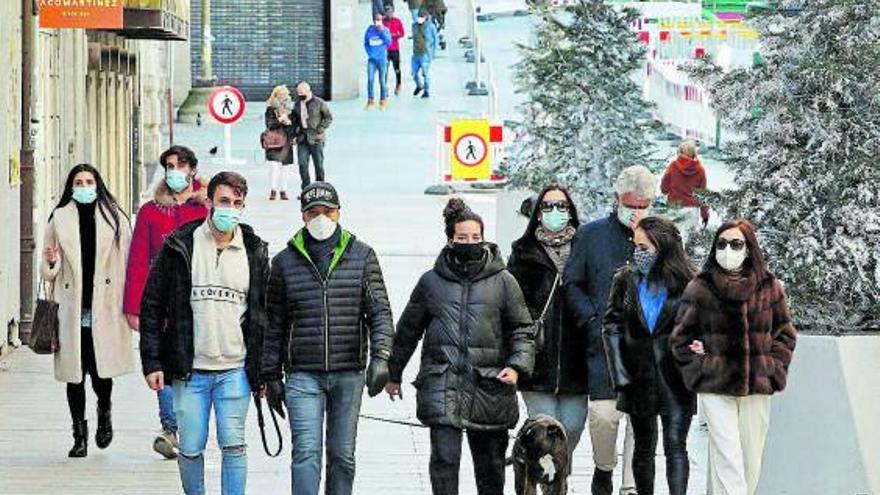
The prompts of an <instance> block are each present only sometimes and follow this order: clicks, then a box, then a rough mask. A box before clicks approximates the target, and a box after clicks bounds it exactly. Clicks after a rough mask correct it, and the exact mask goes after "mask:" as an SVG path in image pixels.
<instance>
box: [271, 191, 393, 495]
mask: <svg viewBox="0 0 880 495" xmlns="http://www.w3.org/2000/svg"><path fill="white" fill-rule="evenodd" d="M300 200H301V202H302V211H303V220H304V221H305V223H306V227H305V228H304V229H301V230H300V231H299V232H297V234H296V235H295V236H294V237H293V239H291V240H290V242H289V243H288V245H287V248H285V249H284V250H283V251H281V252H280V253H278V255H276V256H275V258H274V259H273V260H272V270H271V274H270V276H269V289H268V297H267V306H268V312H269V329H268V330H267V332H266V336H265V339H264V342H263V344H264V345H263V378H264V379H265V380H266V382H267V395H268V398H269V402H270V404H273V407H276V408H278V407H280V403H281V402H282V401H283V400H284V398H285V396H286V402H287V405H288V407H289V409H290V430H291V437H292V442H293V462H292V464H291V473H292V479H293V481H292V485H293V486H292V492H293V493H294V494H297V495H298V494H316V493H318V487H319V485H320V482H321V474H320V473H321V457H322V455H321V445H322V443H323V442H322V436H323V430H324V429H323V424H324V420H325V418H324V417H325V414H326V416H327V417H326V422H327V483H326V485H327V493H328V494H330V495H348V494H350V493H351V489H352V483H353V482H354V472H355V457H354V454H355V441H356V436H357V421H358V414H359V413H360V406H361V396H362V394H363V389H364V383H365V379H364V368H365V367H366V366H367V354H368V353H369V356H370V361H369V370H368V372H367V377H366V384H367V385H368V388H369V393H370V396H374V395H376V394H378V393H379V392H380V391H381V390H382V388H383V387H384V386H385V382H386V381H387V380H388V358H389V357H390V355H391V344H392V340H393V338H394V326H393V320H392V316H391V306H390V304H389V302H388V294H387V292H386V290H385V282H384V280H383V278H382V270H381V268H380V267H379V260H378V258H377V257H376V253H375V252H374V251H373V249H372V248H370V247H369V246H367V245H366V244H364V243H362V242H360V241H358V240H356V239H355V237H354V236H353V235H351V234H350V233H349V232H348V231H345V230H343V229H342V228H341V227H340V226H339V224H338V221H339V197H338V195H337V193H336V190H335V189H334V188H333V186H332V185H330V184H328V183H326V182H315V183H312V184H310V185H309V186H307V187H306V188H305V189H303V191H302V195H301V196H300ZM285 371H286V372H287V383H286V387H285V385H284V384H283V383H282V381H281V380H282V378H283V376H284V372H285ZM285 388H286V389H285Z"/></svg>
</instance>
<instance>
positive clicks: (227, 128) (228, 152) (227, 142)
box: [223, 124, 232, 164]
mask: <svg viewBox="0 0 880 495" xmlns="http://www.w3.org/2000/svg"><path fill="white" fill-rule="evenodd" d="M223 139H224V142H223V152H224V154H225V158H226V163H227V164H229V163H232V124H223Z"/></svg>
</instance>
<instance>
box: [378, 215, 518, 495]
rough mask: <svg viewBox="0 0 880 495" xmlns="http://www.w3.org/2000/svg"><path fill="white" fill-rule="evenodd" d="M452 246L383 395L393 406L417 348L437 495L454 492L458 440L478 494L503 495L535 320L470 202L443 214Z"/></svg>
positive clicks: (417, 303)
mask: <svg viewBox="0 0 880 495" xmlns="http://www.w3.org/2000/svg"><path fill="white" fill-rule="evenodd" d="M443 216H444V218H445V225H446V237H447V240H448V242H447V246H446V247H445V248H443V251H442V252H441V253H440V256H438V257H437V261H436V263H435V264H434V269H433V270H431V271H429V272H427V273H425V274H424V275H422V278H421V279H419V282H418V284H417V285H416V288H415V289H414V290H413V293H412V296H411V297H410V300H409V303H408V304H407V306H406V309H405V310H404V311H403V314H402V315H401V317H400V321H398V323H397V333H396V334H395V336H394V348H393V352H392V355H391V359H390V360H389V368H390V372H391V377H390V379H389V382H388V384H387V385H386V387H385V390H386V391H387V392H388V395H389V396H391V399H392V400H393V399H394V397H395V396H400V382H401V380H402V376H403V369H404V368H405V367H406V364H407V362H408V361H409V359H410V357H412V354H413V352H415V350H416V347H417V346H418V343H419V341H420V340H423V343H422V358H421V366H420V368H419V374H418V376H417V377H416V380H415V382H413V385H414V386H415V387H416V389H417V390H418V393H417V395H416V401H417V402H418V405H417V411H416V415H417V416H418V418H419V420H420V421H421V422H422V423H424V424H425V425H427V426H429V427H430V428H431V463H430V472H431V486H432V489H433V493H434V495H453V494H457V493H458V471H459V465H460V462H461V441H462V433H463V432H464V433H466V434H467V437H468V444H469V445H470V448H471V453H472V456H473V460H474V470H475V472H476V481H477V493H479V494H480V495H498V494H500V493H504V466H505V457H506V452H507V444H508V430H509V429H510V428H513V427H514V426H516V423H517V420H518V419H519V411H518V408H517V401H516V384H517V382H518V380H519V377H520V376H526V375H528V374H529V373H531V371H532V366H533V364H534V358H535V356H534V342H533V340H532V329H531V325H532V319H531V317H530V316H529V311H528V308H527V307H526V304H525V301H524V300H523V295H522V291H521V290H520V288H519V284H517V282H516V279H514V278H513V276H512V275H510V273H508V272H507V270H506V269H505V268H504V261H503V259H502V257H501V254H500V252H499V250H498V246H496V245H494V244H491V243H487V242H485V240H484V238H483V230H484V229H483V220H482V218H480V216H479V215H477V214H476V213H475V212H473V211H472V210H471V209H470V208H468V207H467V205H466V204H465V203H464V201H462V200H460V199H451V200H449V204H448V205H447V206H446V209H445V211H444V212H443Z"/></svg>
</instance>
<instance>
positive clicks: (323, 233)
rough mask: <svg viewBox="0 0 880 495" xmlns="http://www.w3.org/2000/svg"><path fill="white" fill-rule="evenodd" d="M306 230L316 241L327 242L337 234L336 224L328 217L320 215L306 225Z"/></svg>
mask: <svg viewBox="0 0 880 495" xmlns="http://www.w3.org/2000/svg"><path fill="white" fill-rule="evenodd" d="M306 230H308V231H309V235H311V236H312V237H313V238H314V239H315V240H318V241H325V240H327V239H329V238H330V236H332V235H333V233H334V232H336V222H335V221H333V220H331V219H330V218H329V217H328V216H327V215H318V216H316V217H315V218H313V219H312V220H311V221H309V223H307V224H306Z"/></svg>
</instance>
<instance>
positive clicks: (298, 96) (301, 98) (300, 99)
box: [296, 95, 308, 101]
mask: <svg viewBox="0 0 880 495" xmlns="http://www.w3.org/2000/svg"><path fill="white" fill-rule="evenodd" d="M296 96H297V98H299V101H306V100H307V99H308V95H296Z"/></svg>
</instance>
